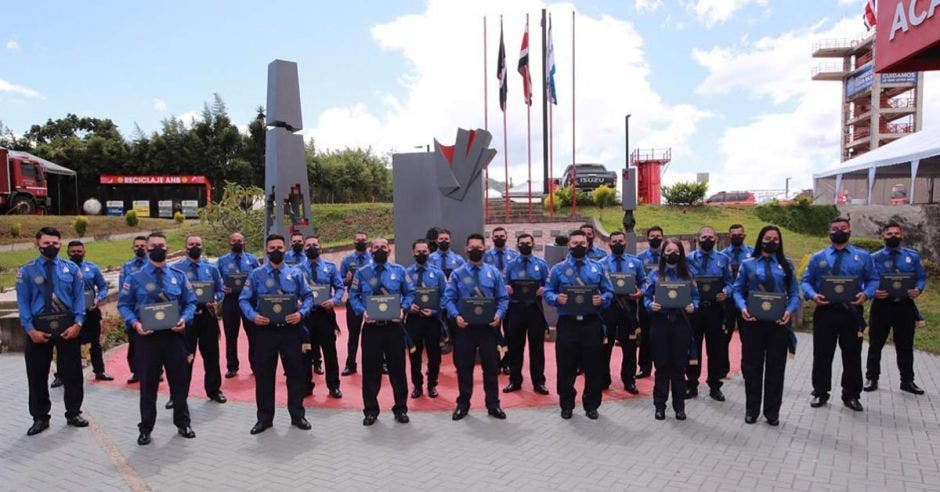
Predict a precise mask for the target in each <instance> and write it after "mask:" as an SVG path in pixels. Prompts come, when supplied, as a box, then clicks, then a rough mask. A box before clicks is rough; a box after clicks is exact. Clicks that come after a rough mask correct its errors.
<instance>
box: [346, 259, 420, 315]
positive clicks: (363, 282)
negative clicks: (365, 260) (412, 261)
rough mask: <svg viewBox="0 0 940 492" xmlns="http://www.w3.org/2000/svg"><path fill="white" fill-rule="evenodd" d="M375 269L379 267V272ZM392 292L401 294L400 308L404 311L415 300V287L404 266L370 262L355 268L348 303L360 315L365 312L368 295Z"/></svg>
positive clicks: (409, 307) (389, 293)
mask: <svg viewBox="0 0 940 492" xmlns="http://www.w3.org/2000/svg"><path fill="white" fill-rule="evenodd" d="M380 267H381V268H380ZM377 269H381V272H377V271H376V270H377ZM383 290H384V291H385V293H383V292H382V291H383ZM386 293H387V294H386ZM394 294H398V295H400V296H401V308H402V309H403V310H405V312H407V311H408V310H409V309H411V304H412V303H414V300H415V287H414V285H413V284H412V283H411V281H410V280H409V279H408V274H407V273H406V272H405V267H403V266H401V265H399V264H397V263H388V262H386V263H385V264H384V265H378V264H375V263H371V264H369V265H366V266H365V267H363V268H362V269H361V270H356V275H355V276H354V277H353V281H352V285H351V286H350V287H349V303H350V304H351V305H352V308H353V311H355V312H356V315H358V316H362V313H364V312H366V306H367V305H368V302H369V297H370V296H373V295H394Z"/></svg>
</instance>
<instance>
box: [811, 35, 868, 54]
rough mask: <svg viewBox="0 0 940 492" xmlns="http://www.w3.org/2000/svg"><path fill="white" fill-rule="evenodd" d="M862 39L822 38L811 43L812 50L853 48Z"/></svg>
mask: <svg viewBox="0 0 940 492" xmlns="http://www.w3.org/2000/svg"><path fill="white" fill-rule="evenodd" d="M862 41H864V39H863V38H855V39H846V38H842V39H822V40H820V41H817V42H815V43H813V51H819V50H825V49H838V48H854V47H856V46H858V45H859V44H861V43H862Z"/></svg>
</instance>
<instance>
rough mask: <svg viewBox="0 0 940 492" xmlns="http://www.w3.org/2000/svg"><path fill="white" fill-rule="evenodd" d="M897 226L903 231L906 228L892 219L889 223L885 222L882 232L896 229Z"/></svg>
mask: <svg viewBox="0 0 940 492" xmlns="http://www.w3.org/2000/svg"><path fill="white" fill-rule="evenodd" d="M895 228H897V229H901V230H902V231H903V230H904V228H903V227H901V224H898V223H897V222H895V221H893V220H892V221H891V222H888V223H887V224H885V226H884V228H882V229H881V232H886V231H887V230H888V229H895Z"/></svg>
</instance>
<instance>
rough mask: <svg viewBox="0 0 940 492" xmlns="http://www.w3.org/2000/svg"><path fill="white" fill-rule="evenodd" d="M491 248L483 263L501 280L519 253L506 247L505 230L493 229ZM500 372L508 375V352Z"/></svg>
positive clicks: (505, 329)
mask: <svg viewBox="0 0 940 492" xmlns="http://www.w3.org/2000/svg"><path fill="white" fill-rule="evenodd" d="M492 238H493V247H492V248H490V249H488V250H486V253H483V261H484V262H486V263H488V264H490V265H493V266H495V267H496V268H497V269H498V270H499V272H500V273H502V274H503V278H506V265H507V264H509V262H510V261H512V260H514V259H515V258H516V257H517V256H519V252H518V251H515V250H513V249H512V248H507V247H506V240H507V239H508V238H509V235H508V233H507V232H506V228H504V227H501V226H499V227H496V228H495V229H493V234H492ZM507 323H508V320H503V328H502V329H503V334H504V335H505V336H506V337H507V338H508V337H509V327H508V325H507ZM499 366H500V371H502V372H503V374H509V373H510V368H509V352H507V353H506V354H505V355H504V356H503V357H502V359H501V360H500V361H499Z"/></svg>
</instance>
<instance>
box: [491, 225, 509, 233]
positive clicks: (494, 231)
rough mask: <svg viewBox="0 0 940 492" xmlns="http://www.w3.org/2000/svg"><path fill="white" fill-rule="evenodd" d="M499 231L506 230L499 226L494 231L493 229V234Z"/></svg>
mask: <svg viewBox="0 0 940 492" xmlns="http://www.w3.org/2000/svg"><path fill="white" fill-rule="evenodd" d="M500 231H502V232H506V228H505V227H503V226H499V227H497V228H496V229H493V234H496V233H497V232H500Z"/></svg>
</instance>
